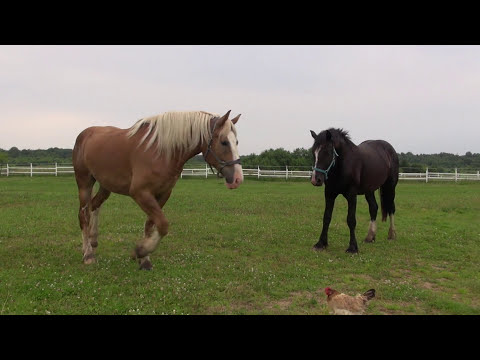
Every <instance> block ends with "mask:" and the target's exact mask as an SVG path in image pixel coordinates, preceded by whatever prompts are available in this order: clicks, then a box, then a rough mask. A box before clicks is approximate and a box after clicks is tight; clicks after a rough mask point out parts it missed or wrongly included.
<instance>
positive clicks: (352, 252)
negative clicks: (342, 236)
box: [345, 248, 358, 254]
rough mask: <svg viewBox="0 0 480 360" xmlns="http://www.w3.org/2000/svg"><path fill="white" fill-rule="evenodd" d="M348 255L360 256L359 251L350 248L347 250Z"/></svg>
mask: <svg viewBox="0 0 480 360" xmlns="http://www.w3.org/2000/svg"><path fill="white" fill-rule="evenodd" d="M345 252H346V253H349V254H358V249H350V248H348V249H347V250H345Z"/></svg>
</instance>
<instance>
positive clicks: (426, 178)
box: [425, 167, 428, 183]
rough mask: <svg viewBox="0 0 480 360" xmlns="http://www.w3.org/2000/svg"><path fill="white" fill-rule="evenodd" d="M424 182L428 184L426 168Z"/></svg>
mask: <svg viewBox="0 0 480 360" xmlns="http://www.w3.org/2000/svg"><path fill="white" fill-rule="evenodd" d="M425 182H426V183H428V167H427V171H426V172H425Z"/></svg>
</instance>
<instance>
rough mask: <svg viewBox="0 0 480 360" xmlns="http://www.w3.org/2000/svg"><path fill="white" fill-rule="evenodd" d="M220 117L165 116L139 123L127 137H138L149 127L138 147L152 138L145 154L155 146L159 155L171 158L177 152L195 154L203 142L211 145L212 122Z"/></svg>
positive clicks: (185, 113) (197, 113)
mask: <svg viewBox="0 0 480 360" xmlns="http://www.w3.org/2000/svg"><path fill="white" fill-rule="evenodd" d="M218 116H219V115H218V114H214V113H209V112H205V111H171V112H166V113H163V114H160V115H155V116H151V117H148V118H144V119H140V120H138V121H137V122H136V123H135V124H134V125H133V126H132V127H131V128H130V130H129V131H128V137H132V136H133V135H135V134H136V133H137V132H138V131H139V130H140V128H142V126H143V125H146V126H147V125H148V129H147V131H146V132H145V135H143V137H142V139H141V140H140V142H139V144H138V145H139V146H140V145H141V144H143V143H144V142H145V141H146V140H147V138H148V137H149V136H150V135H151V136H150V140H148V143H147V144H146V148H145V150H147V149H149V148H150V147H151V146H152V145H153V144H155V145H156V149H157V152H158V153H159V154H163V155H165V156H167V157H171V155H172V153H173V152H175V151H179V152H180V153H184V152H186V151H187V152H188V151H192V150H193V149H195V147H197V146H198V144H199V143H201V142H202V141H205V142H208V140H209V139H210V136H211V131H210V119H212V118H214V117H218Z"/></svg>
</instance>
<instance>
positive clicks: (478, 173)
mask: <svg viewBox="0 0 480 360" xmlns="http://www.w3.org/2000/svg"><path fill="white" fill-rule="evenodd" d="M7 165H8V164H7ZM477 180H480V171H477Z"/></svg>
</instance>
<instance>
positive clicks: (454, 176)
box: [0, 163, 480, 182]
mask: <svg viewBox="0 0 480 360" xmlns="http://www.w3.org/2000/svg"><path fill="white" fill-rule="evenodd" d="M73 173H74V171H73V166H72V165H67V164H57V163H55V164H54V165H34V164H30V165H13V166H12V165H9V164H6V165H1V166H0V176H13V175H29V176H31V177H32V176H33V175H55V176H58V175H61V174H73ZM212 175H214V174H213V173H212V171H211V170H210V168H209V167H208V165H206V164H205V168H184V169H183V171H182V173H181V177H182V178H183V177H184V176H185V177H188V176H203V177H205V178H208V176H212ZM243 175H244V176H252V177H256V178H258V179H260V178H283V179H286V180H288V179H291V178H306V179H309V178H310V177H311V176H312V170H289V169H288V166H285V168H275V169H267V168H260V166H257V168H244V169H243ZM399 179H400V180H417V181H425V182H428V181H429V180H445V181H455V182H457V181H463V180H468V181H480V172H479V171H477V172H476V173H459V172H458V171H457V169H455V172H453V173H447V172H432V171H429V170H428V168H427V170H426V171H425V172H401V173H399Z"/></svg>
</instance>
